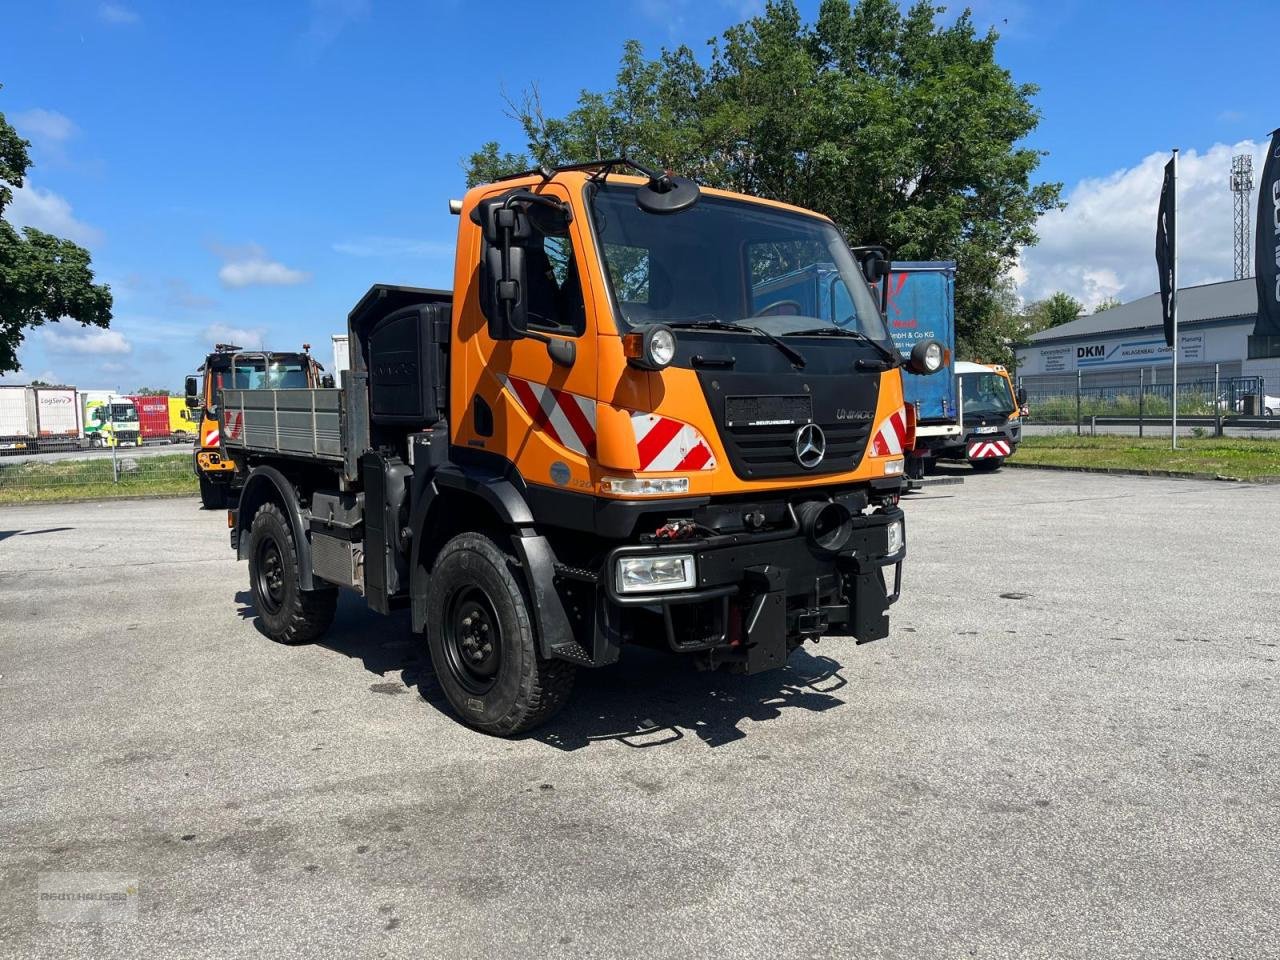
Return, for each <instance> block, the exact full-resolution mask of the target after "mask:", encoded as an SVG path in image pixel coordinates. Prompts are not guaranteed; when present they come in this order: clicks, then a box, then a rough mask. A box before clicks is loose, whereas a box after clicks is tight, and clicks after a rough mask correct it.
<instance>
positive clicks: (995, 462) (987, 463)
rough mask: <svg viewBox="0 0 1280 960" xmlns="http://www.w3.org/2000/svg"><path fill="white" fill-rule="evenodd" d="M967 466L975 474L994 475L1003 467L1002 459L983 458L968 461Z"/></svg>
mask: <svg viewBox="0 0 1280 960" xmlns="http://www.w3.org/2000/svg"><path fill="white" fill-rule="evenodd" d="M969 466H971V467H973V469H974V470H975V471H976V472H977V473H995V472H996V471H997V470H999V469H1000V468H1001V467H1003V466H1004V457H983V458H982V459H981V460H970V461H969Z"/></svg>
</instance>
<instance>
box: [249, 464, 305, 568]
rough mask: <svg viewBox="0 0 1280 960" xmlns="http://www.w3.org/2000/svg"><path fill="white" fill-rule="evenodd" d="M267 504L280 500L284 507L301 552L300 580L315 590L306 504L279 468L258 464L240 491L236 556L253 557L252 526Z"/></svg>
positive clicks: (299, 552) (278, 502)
mask: <svg viewBox="0 0 1280 960" xmlns="http://www.w3.org/2000/svg"><path fill="white" fill-rule="evenodd" d="M264 503H277V504H279V505H280V508H281V509H282V510H284V515H285V517H286V518H287V519H288V521H289V528H290V529H291V530H292V531H293V545H294V548H295V549H296V550H297V551H298V581H299V583H300V584H301V586H302V589H303V590H314V589H316V587H315V582H314V580H312V577H311V538H310V537H309V536H307V531H306V529H305V527H304V526H303V523H302V505H301V504H300V503H299V502H298V494H297V492H296V491H295V490H294V489H293V484H292V483H290V482H289V478H288V477H286V476H285V475H284V474H283V473H281V472H280V471H279V470H277V469H276V468H275V467H268V466H258V467H254V468H253V469H252V470H251V471H250V472H249V476H248V479H246V480H245V482H244V487H243V488H241V490H240V505H239V508H238V509H237V510H236V556H237V557H238V558H239V559H241V560H248V559H249V528H250V527H251V526H252V525H253V515H254V514H255V513H257V512H258V508H259V507H260V506H262V505H263V504H264Z"/></svg>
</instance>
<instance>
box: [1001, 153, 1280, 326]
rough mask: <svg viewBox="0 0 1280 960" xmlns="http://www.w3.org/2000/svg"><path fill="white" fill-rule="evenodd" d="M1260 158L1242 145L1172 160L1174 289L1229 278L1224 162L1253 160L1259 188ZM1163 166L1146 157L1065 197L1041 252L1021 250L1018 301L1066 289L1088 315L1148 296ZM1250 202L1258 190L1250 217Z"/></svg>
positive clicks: (1044, 226)
mask: <svg viewBox="0 0 1280 960" xmlns="http://www.w3.org/2000/svg"><path fill="white" fill-rule="evenodd" d="M1265 151H1266V145H1265V144H1261V143H1255V142H1253V141H1251V140H1246V141H1242V142H1240V143H1237V144H1234V145H1228V144H1222V143H1218V144H1214V145H1213V146H1212V147H1210V148H1209V149H1208V150H1205V151H1203V152H1198V151H1196V150H1187V151H1185V152H1183V153H1180V154H1179V155H1178V273H1179V277H1178V279H1179V285H1181V286H1192V285H1194V284H1201V283H1211V282H1213V281H1216V280H1229V279H1231V277H1232V275H1233V274H1232V265H1233V260H1234V251H1233V247H1232V238H1233V229H1232V223H1233V220H1232V196H1231V192H1230V191H1229V190H1228V189H1227V174H1228V172H1229V170H1230V168H1231V158H1232V157H1233V156H1235V155H1237V154H1241V153H1247V154H1251V155H1252V156H1253V168H1254V178H1255V180H1257V179H1258V177H1259V176H1260V175H1261V173H1262V160H1263V155H1264V153H1265ZM1168 159H1169V154H1166V153H1153V154H1151V155H1150V156H1147V157H1145V158H1143V160H1142V161H1141V162H1140V163H1138V164H1136V165H1135V166H1132V167H1129V168H1128V169H1125V170H1118V171H1116V172H1115V173H1112V174H1110V175H1109V176H1105V177H1099V178H1090V179H1085V180H1081V181H1080V182H1079V183H1078V184H1076V186H1075V187H1073V188H1072V189H1071V191H1070V193H1069V194H1067V197H1066V200H1067V209H1066V210H1052V211H1050V212H1048V213H1046V214H1045V215H1044V216H1042V217H1041V218H1040V222H1039V224H1038V225H1037V227H1036V232H1037V233H1038V234H1039V235H1040V242H1039V244H1037V245H1036V246H1034V247H1030V248H1028V249H1026V250H1024V251H1022V256H1021V259H1020V261H1019V263H1018V265H1017V267H1016V268H1015V270H1014V280H1015V282H1017V284H1018V292H1019V294H1020V295H1021V296H1022V298H1023V299H1024V300H1038V299H1040V298H1042V297H1045V296H1048V295H1049V294H1050V293H1053V292H1054V291H1055V290H1064V291H1066V292H1067V293H1069V294H1071V295H1072V296H1073V297H1076V298H1078V299H1080V300H1082V301H1084V303H1085V306H1086V307H1090V308H1091V307H1093V306H1094V305H1095V304H1097V303H1098V302H1099V301H1100V300H1103V299H1105V298H1107V297H1119V298H1120V299H1121V300H1124V301H1128V300H1133V299H1135V298H1137V297H1141V296H1145V295H1147V294H1149V293H1153V292H1155V290H1156V289H1157V286H1158V281H1157V279H1156V263H1155V234H1156V205H1157V203H1158V202H1159V199H1160V184H1161V179H1162V177H1163V171H1164V165H1165V163H1167V162H1168ZM1256 203H1257V188H1256V187H1255V188H1254V194H1253V197H1252V198H1251V199H1250V203H1249V212H1250V215H1251V217H1252V215H1253V214H1254V212H1255V205H1256ZM1250 236H1252V226H1251V233H1250ZM1250 272H1252V270H1251V271H1250Z"/></svg>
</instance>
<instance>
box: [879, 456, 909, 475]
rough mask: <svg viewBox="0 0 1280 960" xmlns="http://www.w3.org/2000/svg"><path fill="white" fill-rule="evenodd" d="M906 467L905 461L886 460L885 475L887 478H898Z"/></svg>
mask: <svg viewBox="0 0 1280 960" xmlns="http://www.w3.org/2000/svg"><path fill="white" fill-rule="evenodd" d="M905 465H906V461H905V460H886V461H885V462H884V475H885V476H886V477H896V476H898V475H899V474H900V473H902V470H903V467H904V466H905Z"/></svg>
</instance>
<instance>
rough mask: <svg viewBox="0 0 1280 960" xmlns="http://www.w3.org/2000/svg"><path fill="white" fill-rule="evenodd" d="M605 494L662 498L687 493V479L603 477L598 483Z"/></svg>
mask: <svg viewBox="0 0 1280 960" xmlns="http://www.w3.org/2000/svg"><path fill="white" fill-rule="evenodd" d="M600 489H601V490H602V491H603V492H605V493H616V494H618V495H619V496H624V497H662V496H666V495H668V494H672V493H688V492H689V478H688V477H653V478H652V479H646V478H644V477H605V478H603V479H602V480H601V481H600Z"/></svg>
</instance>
